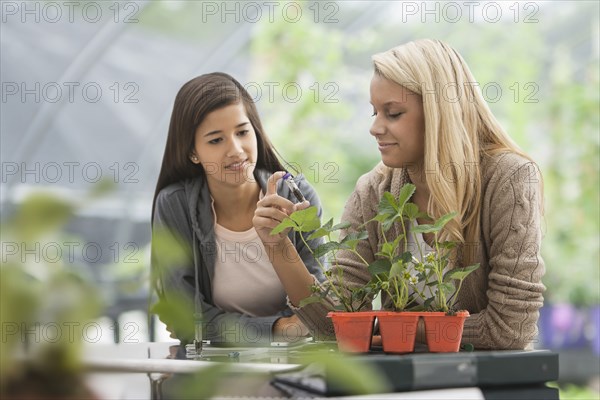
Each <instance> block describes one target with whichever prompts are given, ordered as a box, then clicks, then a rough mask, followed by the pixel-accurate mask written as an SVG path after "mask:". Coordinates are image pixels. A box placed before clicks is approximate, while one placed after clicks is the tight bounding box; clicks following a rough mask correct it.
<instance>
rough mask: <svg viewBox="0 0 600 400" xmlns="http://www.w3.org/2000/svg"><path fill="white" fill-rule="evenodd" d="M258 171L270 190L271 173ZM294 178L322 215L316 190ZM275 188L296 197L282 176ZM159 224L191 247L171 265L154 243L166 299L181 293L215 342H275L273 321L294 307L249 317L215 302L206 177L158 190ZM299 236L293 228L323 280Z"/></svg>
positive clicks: (293, 236) (213, 249) (311, 243)
mask: <svg viewBox="0 0 600 400" xmlns="http://www.w3.org/2000/svg"><path fill="white" fill-rule="evenodd" d="M254 175H255V177H256V179H257V182H258V183H259V185H260V186H261V188H262V189H263V191H264V192H266V187H267V179H268V177H269V176H270V175H271V173H270V172H268V171H266V170H258V169H257V170H256V171H255V173H254ZM295 181H296V183H297V185H298V187H299V189H300V191H301V192H302V194H303V195H304V197H305V198H306V200H308V201H309V202H310V204H311V206H316V207H317V208H318V209H319V215H321V203H320V200H319V197H318V196H317V193H316V192H315V190H314V189H313V188H312V187H311V186H310V184H309V183H308V182H307V181H306V180H305V179H304V177H303V176H302V175H298V176H297V177H296V178H295ZM277 193H278V194H279V195H280V196H282V197H285V198H287V199H290V200H292V201H294V202H295V198H294V196H293V194H292V193H291V191H290V190H289V189H288V187H287V185H284V184H283V182H282V181H279V183H278V187H277ZM160 227H165V228H167V230H168V231H171V232H173V233H174V234H175V236H176V237H177V238H178V240H182V241H184V243H183V245H184V246H185V247H186V248H188V249H189V248H190V247H191V248H192V251H191V252H189V251H188V252H187V253H188V254H187V255H188V257H187V258H186V261H185V262H183V263H180V265H172V261H168V260H165V258H166V257H163V255H162V254H157V252H156V251H155V246H152V264H153V265H152V268H153V271H155V273H157V274H158V277H159V280H160V284H159V286H160V288H161V289H162V290H161V291H162V294H161V296H162V297H163V300H165V301H168V299H169V293H177V294H178V295H182V296H183V297H184V298H185V300H186V302H188V303H189V316H190V319H194V320H195V321H194V322H195V323H196V324H198V323H200V322H201V323H202V326H203V329H202V332H203V337H202V338H203V339H205V340H206V339H208V340H210V341H211V342H212V343H253V344H261V343H268V342H270V341H272V329H273V323H274V322H275V321H276V320H277V319H279V318H281V317H287V316H291V315H292V314H293V312H292V311H291V310H290V309H289V307H286V308H285V309H282V310H281V311H280V312H279V313H277V314H276V315H271V316H266V317H251V316H248V315H244V314H240V313H232V312H225V311H223V310H221V309H219V308H218V307H216V306H215V305H214V302H213V298H212V297H213V296H212V285H211V282H212V278H213V275H214V269H215V259H216V255H217V251H216V250H217V249H216V244H215V232H214V216H213V212H212V207H211V197H210V192H209V190H208V185H207V183H206V181H205V180H204V179H188V180H185V181H182V182H178V183H174V184H171V185H169V186H167V187H166V188H164V189H162V190H161V191H160V193H159V194H158V196H157V198H156V205H155V210H154V222H153V228H154V229H156V228H160ZM299 235H300V233H297V232H294V231H290V232H289V238H290V240H291V241H292V243H293V244H294V246H295V247H296V249H297V250H298V254H299V256H300V257H301V258H302V260H303V262H304V264H305V265H306V267H307V269H308V270H309V272H310V273H311V274H313V275H314V276H315V277H316V279H317V280H318V281H320V282H321V281H323V279H324V277H323V274H322V271H321V269H320V267H319V265H318V263H317V262H316V260H315V259H314V257H313V256H312V254H311V252H310V251H309V249H307V248H306V246H305V245H304V243H303V241H302V239H301V238H300V236H299ZM309 235H310V233H305V234H304V236H305V240H306V237H308V236H309ZM306 241H307V243H308V244H309V246H310V247H311V248H313V249H314V248H316V246H318V245H319V244H321V243H322V242H323V238H319V239H315V240H306ZM189 253H191V254H189ZM194 316H196V317H194ZM171 328H172V329H173V330H174V333H175V335H176V336H177V337H178V338H179V339H180V340H181V342H182V344H185V343H189V342H191V341H192V340H193V339H194V338H190V337H182V332H181V331H179V332H178V329H177V327H171Z"/></svg>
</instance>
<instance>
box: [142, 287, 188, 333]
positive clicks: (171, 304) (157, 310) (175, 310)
mask: <svg viewBox="0 0 600 400" xmlns="http://www.w3.org/2000/svg"><path fill="white" fill-rule="evenodd" d="M189 310H190V302H189V301H188V300H187V299H186V298H185V297H184V296H182V295H180V294H179V293H177V292H167V299H160V300H159V301H158V302H157V303H155V304H154V305H153V306H152V307H151V308H150V313H152V314H156V315H158V318H159V319H160V320H161V321H162V322H163V323H164V324H165V325H167V327H169V329H172V330H173V331H175V332H176V333H177V336H178V337H180V338H192V337H194V333H195V325H194V319H193V318H192V315H191V314H190V311H189Z"/></svg>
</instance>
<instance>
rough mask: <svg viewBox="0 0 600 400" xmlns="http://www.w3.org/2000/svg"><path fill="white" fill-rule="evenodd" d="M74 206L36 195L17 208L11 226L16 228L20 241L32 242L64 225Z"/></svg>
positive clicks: (46, 196)
mask: <svg viewBox="0 0 600 400" xmlns="http://www.w3.org/2000/svg"><path fill="white" fill-rule="evenodd" d="M74 208H75V207H74V206H73V204H71V203H70V202H68V201H66V200H63V199H61V198H59V197H56V196H54V195H50V194H46V193H36V194H32V195H30V196H29V197H27V198H26V199H25V200H24V201H23V202H22V203H21V205H20V206H19V208H18V210H17V212H16V215H15V217H14V219H13V220H12V221H11V225H13V226H15V227H17V228H18V232H19V233H20V235H22V236H21V237H20V238H19V239H21V240H23V239H24V240H25V241H28V240H34V239H36V238H38V237H39V236H41V235H43V234H45V233H47V232H53V231H55V230H56V229H59V228H60V227H61V226H63V225H65V224H66V223H67V222H68V220H69V219H70V218H71V216H72V214H73V211H74Z"/></svg>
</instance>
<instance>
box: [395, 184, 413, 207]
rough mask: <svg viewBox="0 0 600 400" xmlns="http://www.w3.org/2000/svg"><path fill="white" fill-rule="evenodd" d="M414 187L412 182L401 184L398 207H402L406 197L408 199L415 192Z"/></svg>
mask: <svg viewBox="0 0 600 400" xmlns="http://www.w3.org/2000/svg"><path fill="white" fill-rule="evenodd" d="M416 189H417V187H416V186H415V185H413V184H412V183H407V184H406V185H404V186H402V188H401V189H400V193H399V194H398V208H399V209H402V208H404V205H405V204H406V202H407V201H408V199H410V198H411V196H412V195H413V194H414V193H415V190H416Z"/></svg>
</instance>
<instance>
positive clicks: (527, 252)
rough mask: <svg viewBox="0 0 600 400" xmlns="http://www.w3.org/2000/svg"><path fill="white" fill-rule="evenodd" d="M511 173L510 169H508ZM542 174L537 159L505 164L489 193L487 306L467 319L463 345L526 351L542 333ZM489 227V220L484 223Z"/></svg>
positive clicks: (492, 181)
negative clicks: (538, 324)
mask: <svg viewBox="0 0 600 400" xmlns="http://www.w3.org/2000/svg"><path fill="white" fill-rule="evenodd" d="M507 172H508V173H507ZM540 188H541V175H540V173H539V170H538V169H537V167H536V166H535V164H533V163H522V162H521V163H520V165H518V167H517V168H514V167H513V168H502V166H499V167H498V168H497V171H496V172H494V175H493V176H492V178H491V179H490V181H489V183H488V185H487V188H486V190H485V193H484V198H487V202H488V203H489V206H488V207H485V208H483V209H489V216H485V215H482V219H484V218H485V219H487V221H489V231H488V232H483V234H484V235H486V236H488V238H487V239H488V240H489V243H490V245H489V249H487V251H488V255H487V256H488V258H489V266H490V271H489V275H488V289H487V297H488V305H487V307H486V308H485V309H483V310H482V311H481V312H479V313H476V314H472V315H471V316H470V317H469V318H467V319H466V321H465V327H464V332H463V337H462V341H463V343H471V344H473V345H474V346H475V348H478V349H524V348H526V347H530V345H531V344H532V342H533V340H534V339H535V337H536V334H537V326H536V323H537V320H538V317H539V311H538V310H539V309H540V308H541V307H542V305H543V296H542V293H543V292H544V290H545V287H544V285H543V284H542V282H541V278H542V275H543V274H544V262H543V260H542V258H541V255H540V245H541V228H540V218H541V211H540V206H539V204H540V197H541V193H540ZM483 225H487V224H483Z"/></svg>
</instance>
